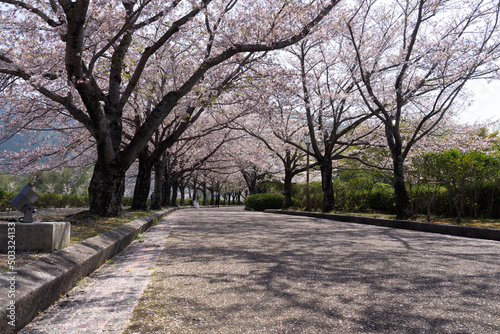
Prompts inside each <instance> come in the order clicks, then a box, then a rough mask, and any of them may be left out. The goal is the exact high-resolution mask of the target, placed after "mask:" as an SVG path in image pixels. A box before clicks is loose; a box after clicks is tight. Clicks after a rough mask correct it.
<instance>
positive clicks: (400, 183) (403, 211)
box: [393, 157, 411, 219]
mask: <svg viewBox="0 0 500 334" xmlns="http://www.w3.org/2000/svg"><path fill="white" fill-rule="evenodd" d="M393 163H394V180H393V185H394V197H395V198H394V200H395V203H396V219H408V218H410V217H411V205H410V197H409V196H408V192H407V191H406V184H405V178H404V167H403V161H402V159H401V158H400V157H397V158H394V159H393Z"/></svg>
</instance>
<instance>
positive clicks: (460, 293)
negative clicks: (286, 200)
mask: <svg viewBox="0 0 500 334" xmlns="http://www.w3.org/2000/svg"><path fill="white" fill-rule="evenodd" d="M168 219H170V220H172V221H171V224H172V226H173V227H172V232H171V234H170V236H169V237H168V240H167V242H166V245H165V248H164V250H163V251H162V253H161V254H160V256H159V259H158V261H157V262H156V265H155V268H154V269H155V272H154V273H153V274H152V277H151V280H150V284H149V286H148V288H147V289H146V290H145V292H144V294H143V295H142V298H141V300H140V302H139V305H138V307H137V308H136V309H135V312H134V315H133V318H132V319H131V322H130V325H129V327H128V330H127V331H126V333H176V334H179V333H500V242H497V241H487V240H475V239H467V238H460V237H453V236H445V235H438V234H430V233H423V232H415V231H408V230H398V229H390V228H384V227H376V226H367V225H358V224H352V223H342V222H335V221H329V220H322V219H316V218H304V217H294V216H286V215H273V214H265V213H257V212H249V211H243V210H242V209H241V208H237V209H235V208H220V209H214V208H211V209H198V210H195V209H189V210H180V211H177V212H175V213H174V214H173V215H171V216H169V217H168Z"/></svg>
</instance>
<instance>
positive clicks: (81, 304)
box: [19, 217, 172, 334]
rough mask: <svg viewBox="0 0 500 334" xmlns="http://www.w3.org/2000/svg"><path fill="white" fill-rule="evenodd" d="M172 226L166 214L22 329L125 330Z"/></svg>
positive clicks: (60, 332)
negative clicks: (156, 223)
mask: <svg viewBox="0 0 500 334" xmlns="http://www.w3.org/2000/svg"><path fill="white" fill-rule="evenodd" d="M171 229H172V223H171V220H169V217H165V218H164V219H162V220H161V221H160V222H159V224H158V225H156V226H153V227H152V228H150V229H149V230H148V231H147V232H146V233H144V234H143V235H142V237H141V238H140V239H138V240H135V241H134V242H133V243H132V244H131V245H129V246H128V247H127V248H126V249H125V250H124V251H122V252H120V253H119V254H118V255H116V256H115V257H114V258H113V259H112V260H111V261H108V262H107V263H105V264H104V265H103V266H102V267H101V268H99V269H98V270H96V271H95V272H94V273H92V274H91V275H90V276H89V277H87V278H85V279H84V280H83V281H82V282H81V284H79V285H78V286H77V287H75V288H74V289H73V290H71V291H69V292H68V294H66V296H65V297H64V298H61V299H60V300H59V301H58V302H57V303H56V304H54V305H52V306H51V307H50V308H48V309H47V310H46V311H45V312H43V313H42V314H41V315H40V316H38V317H37V318H35V319H34V320H33V321H32V322H31V323H30V324H29V325H28V326H26V327H25V328H23V329H22V330H21V331H20V332H19V333H25V334H36V333H44V334H47V333H54V334H83V333H122V332H123V331H124V329H125V328H126V326H127V321H128V319H129V317H130V316H131V315H132V312H133V310H134V308H135V306H136V305H137V303H138V301H139V299H140V297H141V295H142V293H143V291H144V289H145V288H146V286H147V283H148V280H149V277H150V276H151V274H152V272H153V271H154V265H155V263H156V260H157V258H158V256H159V254H160V252H161V251H162V250H163V248H164V245H165V242H166V240H167V237H168V235H169V234H170V231H171Z"/></svg>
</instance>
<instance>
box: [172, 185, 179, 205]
mask: <svg viewBox="0 0 500 334" xmlns="http://www.w3.org/2000/svg"><path fill="white" fill-rule="evenodd" d="M178 189H179V183H178V182H177V181H174V182H173V184H172V206H173V207H176V206H177V190H178Z"/></svg>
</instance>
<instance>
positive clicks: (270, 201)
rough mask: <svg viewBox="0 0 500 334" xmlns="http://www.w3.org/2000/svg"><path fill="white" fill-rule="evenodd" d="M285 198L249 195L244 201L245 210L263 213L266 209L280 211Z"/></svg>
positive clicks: (268, 195)
mask: <svg viewBox="0 0 500 334" xmlns="http://www.w3.org/2000/svg"><path fill="white" fill-rule="evenodd" d="M284 200H285V197H284V196H283V195H279V194H256V195H250V196H248V197H247V199H246V201H245V205H246V207H247V208H250V209H254V210H256V211H264V210H266V209H281V208H282V207H283V202H284Z"/></svg>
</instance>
